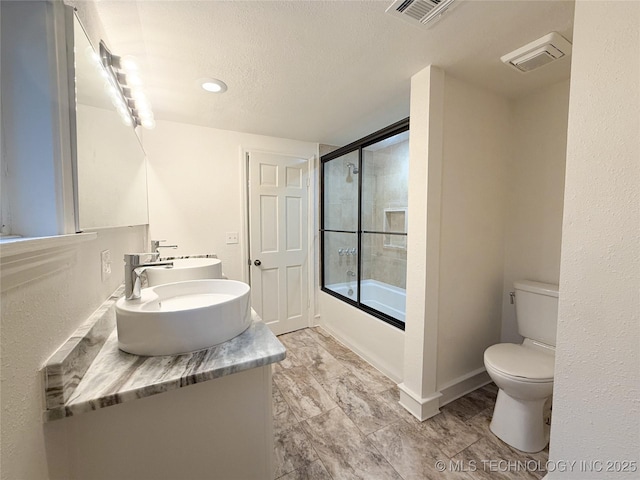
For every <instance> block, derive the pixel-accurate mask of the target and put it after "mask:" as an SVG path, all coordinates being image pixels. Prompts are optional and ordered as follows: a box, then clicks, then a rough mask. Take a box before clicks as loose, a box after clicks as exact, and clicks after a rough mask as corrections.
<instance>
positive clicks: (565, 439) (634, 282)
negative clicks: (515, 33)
mask: <svg viewBox="0 0 640 480" xmlns="http://www.w3.org/2000/svg"><path fill="white" fill-rule="evenodd" d="M573 41H574V43H573V62H572V67H571V94H570V103H569V131H568V141H567V169H566V180H565V196H564V219H563V229H562V259H561V265H560V302H559V309H558V344H557V349H556V367H555V385H554V395H553V419H552V426H551V444H550V454H549V458H550V460H551V461H552V462H556V463H557V462H561V461H562V462H572V461H575V462H577V463H576V468H575V469H573V470H572V471H570V472H551V473H550V474H549V478H550V479H556V478H563V479H565V478H567V479H572V478H575V479H589V478H594V479H595V478H597V479H609V478H611V479H614V478H615V479H623V478H625V479H626V478H629V479H631V478H638V469H639V468H640V390H639V386H640V367H639V365H640V352H639V350H640V276H639V275H638V272H640V242H639V238H640V189H639V185H640V140H639V139H640V136H639V134H640V114H639V113H638V112H640V56H638V46H639V45H640V3H639V2H589V1H578V2H576V10H575V23H574V36H573ZM616 461H618V462H623V461H627V462H634V461H635V468H634V469H631V468H630V467H629V466H628V465H627V468H626V472H623V471H621V469H622V468H623V465H622V464H621V463H617V464H616V463H611V464H609V465H611V470H610V471H609V470H606V468H607V466H608V464H607V462H616ZM581 462H585V463H581ZM595 462H600V464H599V465H598V464H597V463H595ZM590 466H593V467H595V468H594V469H593V470H589V467H590Z"/></svg>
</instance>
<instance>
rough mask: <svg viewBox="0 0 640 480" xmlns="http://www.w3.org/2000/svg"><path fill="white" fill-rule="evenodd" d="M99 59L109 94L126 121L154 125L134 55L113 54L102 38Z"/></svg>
mask: <svg viewBox="0 0 640 480" xmlns="http://www.w3.org/2000/svg"><path fill="white" fill-rule="evenodd" d="M100 59H101V61H102V64H103V65H104V67H105V68H106V70H107V74H108V75H107V78H108V79H107V83H106V87H107V88H108V93H109V96H110V97H111V100H112V102H113V103H114V106H115V107H116V109H117V110H118V113H119V114H120V116H121V117H122V119H123V121H124V122H125V124H127V125H133V126H134V127H137V126H138V125H142V126H143V127H145V128H148V129H151V128H153V127H155V125H156V122H155V120H154V118H153V112H152V111H151V104H150V103H149V100H148V99H147V96H146V95H145V93H144V92H143V91H142V88H141V85H142V79H141V78H140V75H139V74H138V65H137V63H136V61H135V59H134V58H133V57H131V56H125V57H119V56H117V55H114V54H113V53H111V51H110V50H109V49H108V48H107V45H106V44H105V43H104V41H103V40H101V41H100Z"/></svg>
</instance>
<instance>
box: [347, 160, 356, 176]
mask: <svg viewBox="0 0 640 480" xmlns="http://www.w3.org/2000/svg"><path fill="white" fill-rule="evenodd" d="M347 168H348V169H349V173H353V174H354V175H356V174H357V173H358V167H356V166H355V165H354V164H353V163H351V162H349V163H347Z"/></svg>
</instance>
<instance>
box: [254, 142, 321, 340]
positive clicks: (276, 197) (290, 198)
mask: <svg viewBox="0 0 640 480" xmlns="http://www.w3.org/2000/svg"><path fill="white" fill-rule="evenodd" d="M307 178H308V171H307V159H303V158H296V157H289V156H285V155H277V154H271V153H261V152H250V153H249V243H250V245H249V250H250V251H249V254H250V262H251V263H250V267H249V268H250V270H251V306H252V307H253V308H254V309H255V311H256V312H257V313H258V315H260V317H262V320H263V321H264V322H265V323H266V324H267V325H269V327H270V328H271V330H272V331H273V333H275V334H276V335H279V334H281V333H286V332H291V331H293V330H298V329H300V328H304V327H307V326H308V324H309V317H308V312H309V309H308V308H309V307H308V296H309V289H308V268H309V267H308V261H309V259H308V239H307V212H308V185H307Z"/></svg>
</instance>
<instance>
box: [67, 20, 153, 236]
mask: <svg viewBox="0 0 640 480" xmlns="http://www.w3.org/2000/svg"><path fill="white" fill-rule="evenodd" d="M73 37H74V51H75V72H74V75H75V89H76V109H75V114H76V115H75V117H76V119H75V120H76V121H75V130H76V141H75V145H76V148H75V168H76V181H77V184H76V193H77V212H78V218H77V223H78V225H77V228H78V229H79V230H86V229H95V228H105V227H122V226H130V225H143V224H147V223H149V213H148V205H147V168H146V157H145V153H144V150H143V149H142V145H141V143H140V140H139V139H138V136H137V135H136V133H135V131H134V129H133V127H132V126H131V125H125V124H124V123H123V121H122V117H121V116H120V115H119V114H118V112H117V111H116V107H115V105H114V103H113V102H112V99H111V97H110V95H109V93H108V89H107V88H106V85H105V83H106V82H107V79H106V75H107V72H106V70H105V68H104V67H103V66H102V64H101V63H100V61H99V55H98V54H97V53H96V50H95V49H94V48H93V47H92V45H91V43H90V41H89V39H88V37H87V35H86V32H85V31H84V28H83V27H82V25H81V23H80V21H79V20H78V18H77V16H76V15H74V22H73ZM71 78H73V76H71Z"/></svg>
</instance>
